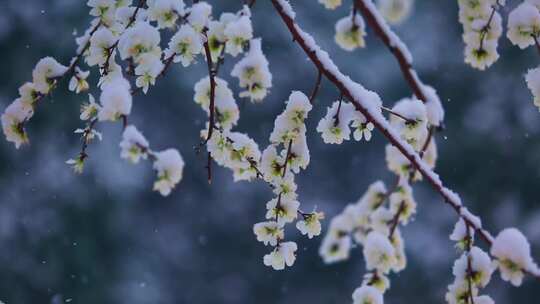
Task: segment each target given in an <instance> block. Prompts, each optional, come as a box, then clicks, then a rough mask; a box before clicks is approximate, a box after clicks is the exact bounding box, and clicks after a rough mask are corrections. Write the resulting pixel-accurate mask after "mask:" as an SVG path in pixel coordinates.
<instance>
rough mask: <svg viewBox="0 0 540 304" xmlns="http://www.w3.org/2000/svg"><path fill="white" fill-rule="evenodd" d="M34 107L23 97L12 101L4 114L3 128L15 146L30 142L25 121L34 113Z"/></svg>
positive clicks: (2, 118)
mask: <svg viewBox="0 0 540 304" xmlns="http://www.w3.org/2000/svg"><path fill="white" fill-rule="evenodd" d="M33 113H34V112H33V109H32V108H31V107H28V106H27V105H25V104H24V103H23V102H21V99H16V100H15V101H14V102H12V103H11V104H10V105H9V106H8V107H7V108H6V110H5V111H4V113H3V114H2V117H1V120H2V130H3V131H4V135H5V136H6V140H7V141H10V142H13V143H14V144H15V148H17V149H18V148H19V147H20V146H21V145H22V144H25V143H28V136H27V134H26V132H25V130H24V128H23V123H24V122H25V121H26V120H28V119H30V117H32V115H33Z"/></svg>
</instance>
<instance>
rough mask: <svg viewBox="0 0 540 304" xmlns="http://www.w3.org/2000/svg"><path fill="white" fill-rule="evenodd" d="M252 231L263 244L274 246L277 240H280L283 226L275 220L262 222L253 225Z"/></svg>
mask: <svg viewBox="0 0 540 304" xmlns="http://www.w3.org/2000/svg"><path fill="white" fill-rule="evenodd" d="M253 233H255V235H256V236H257V241H259V242H263V243H264V245H268V244H270V246H276V245H277V243H278V240H282V239H283V237H284V235H283V228H282V226H281V225H279V224H278V223H277V222H275V221H269V222H262V223H257V224H255V225H253Z"/></svg>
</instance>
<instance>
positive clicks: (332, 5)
mask: <svg viewBox="0 0 540 304" xmlns="http://www.w3.org/2000/svg"><path fill="white" fill-rule="evenodd" d="M341 1H342V0H319V3H321V4H322V5H324V7H325V8H326V9H332V10H333V9H336V8H337V7H338V6H340V5H341Z"/></svg>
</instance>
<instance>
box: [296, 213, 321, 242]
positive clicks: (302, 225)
mask: <svg viewBox="0 0 540 304" xmlns="http://www.w3.org/2000/svg"><path fill="white" fill-rule="evenodd" d="M322 219H324V213H322V212H316V211H313V212H311V213H305V214H302V220H300V221H298V222H296V228H297V229H298V230H300V232H301V233H302V235H307V236H308V238H310V239H311V238H313V237H314V236H317V235H319V234H321V220H322Z"/></svg>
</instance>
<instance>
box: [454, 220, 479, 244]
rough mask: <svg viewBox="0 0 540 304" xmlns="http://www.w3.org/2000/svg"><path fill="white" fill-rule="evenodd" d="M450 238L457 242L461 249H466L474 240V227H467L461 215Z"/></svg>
mask: <svg viewBox="0 0 540 304" xmlns="http://www.w3.org/2000/svg"><path fill="white" fill-rule="evenodd" d="M467 230H468V231H467ZM469 238H470V239H469ZM450 240H452V241H455V242H457V244H456V246H457V247H458V248H460V249H461V250H465V248H467V246H468V245H469V242H472V241H474V229H473V228H472V227H468V229H467V224H466V223H465V221H464V220H463V218H461V217H460V218H459V221H457V222H456V225H455V226H454V230H453V231H452V234H450Z"/></svg>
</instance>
